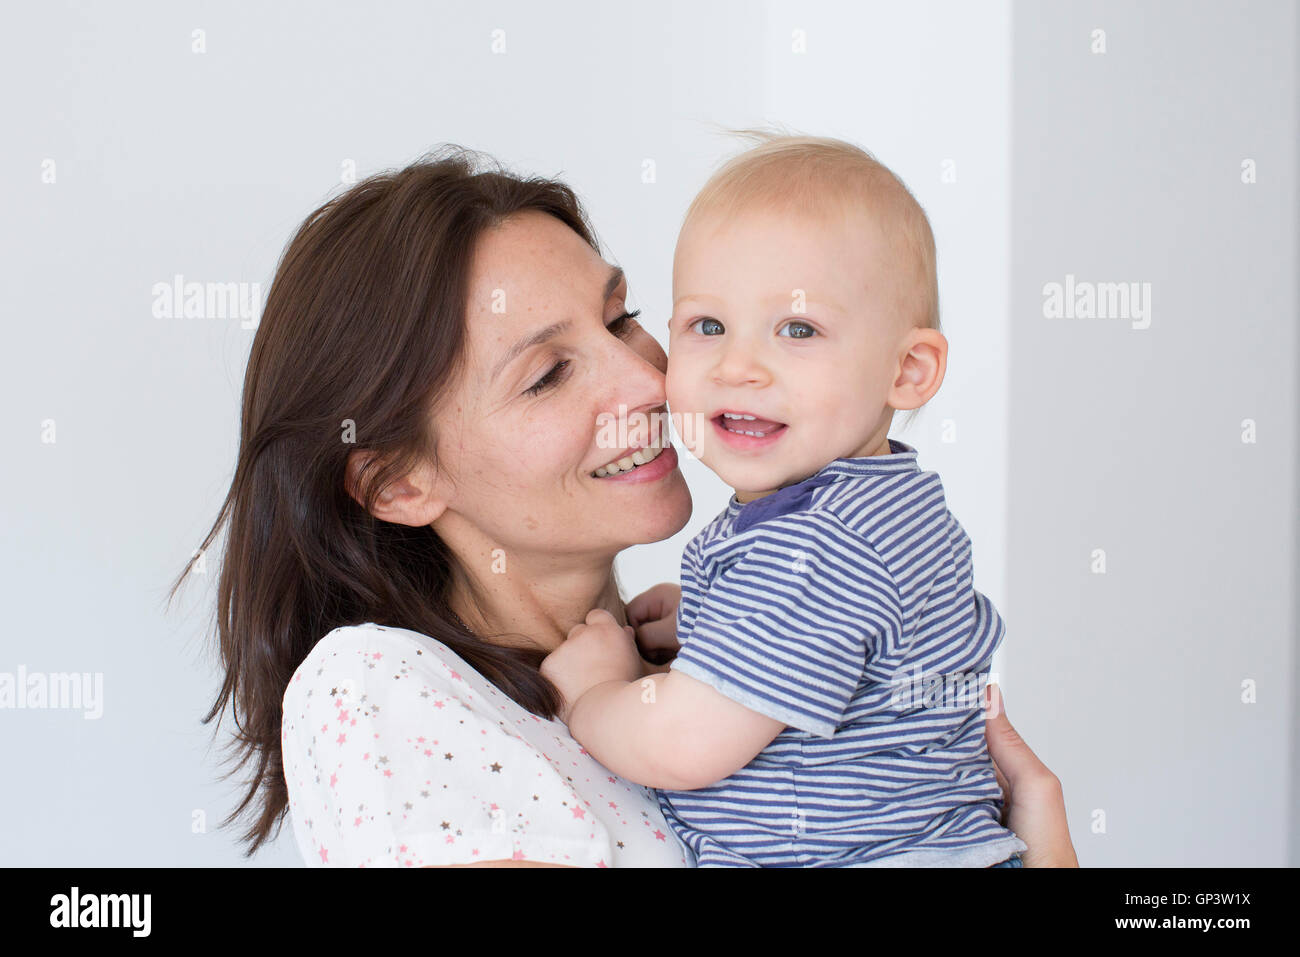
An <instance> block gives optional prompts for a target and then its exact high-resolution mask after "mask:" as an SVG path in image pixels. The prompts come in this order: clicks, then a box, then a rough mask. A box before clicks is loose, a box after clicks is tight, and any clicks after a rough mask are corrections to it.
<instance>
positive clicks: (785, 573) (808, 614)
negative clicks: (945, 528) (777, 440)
mask: <svg viewBox="0 0 1300 957" xmlns="http://www.w3.org/2000/svg"><path fill="white" fill-rule="evenodd" d="M753 533H754V534H753V535H752V536H751V535H746V536H745V543H744V546H745V548H744V552H743V554H742V555H741V557H740V558H739V559H738V560H736V561H735V562H734V563H732V564H731V565H730V566H728V567H727V568H726V569H725V570H724V571H722V572H721V573H720V574H718V575H717V577H716V578H715V579H714V580H713V582H712V583H710V584H709V585H708V586H707V589H706V590H705V591H704V593H703V594H702V595H701V596H700V600H699V607H698V609H697V610H696V614H695V620H694V622H693V625H692V627H691V628H690V633H689V634H688V635H685V636H684V637H682V636H679V638H681V640H682V648H681V651H680V652H679V653H678V655H677V658H676V661H675V662H674V663H673V666H672V668H673V670H675V671H680V672H681V673H683V674H685V675H688V676H690V677H692V678H695V679H696V680H698V681H702V682H704V683H705V684H707V685H709V686H710V687H712V688H713V689H714V690H716V691H718V692H719V693H720V694H723V695H725V696H727V697H728V698H731V699H732V700H733V701H736V702H737V703H739V704H742V705H744V706H745V707H747V708H749V709H751V710H753V711H757V712H759V713H760V714H764V715H767V716H768V717H770V718H775V719H776V720H778V721H784V722H785V723H786V725H787V726H789V727H793V728H797V729H799V730H801V731H806V732H808V733H810V734H816V735H819V736H821V737H825V738H829V737H831V736H832V735H833V734H834V733H835V731H836V729H837V728H838V727H839V725H840V723H841V721H842V719H843V715H844V711H845V709H846V708H847V707H848V704H849V702H850V700H851V699H852V698H853V696H854V693H855V692H856V691H857V689H858V686H859V685H860V684H861V682H862V680H863V672H864V670H865V668H866V667H867V663H868V661H869V660H870V658H871V657H872V656H873V655H874V654H876V653H877V652H878V650H879V649H880V648H881V646H882V644H883V642H884V637H885V635H886V634H887V633H888V632H889V631H890V628H891V622H895V621H899V620H901V613H900V611H899V608H900V605H899V599H898V591H897V588H896V587H895V585H894V582H893V579H892V577H891V576H890V574H889V572H888V570H887V569H886V568H885V566H884V564H883V563H882V562H881V560H880V558H879V557H878V556H877V555H876V554H875V552H874V550H873V549H871V548H870V547H869V546H868V545H867V544H866V542H865V541H863V539H862V538H861V537H860V536H858V535H855V534H854V533H852V532H850V531H849V530H848V529H846V528H845V527H844V526H843V524H841V523H840V522H839V521H838V520H837V519H835V518H834V517H833V516H829V515H827V514H826V513H801V514H796V515H790V516H785V517H782V518H781V519H778V520H775V521H771V522H764V523H763V524H762V525H760V526H756V527H755V528H754V529H753Z"/></svg>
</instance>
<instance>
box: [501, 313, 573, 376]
mask: <svg viewBox="0 0 1300 957" xmlns="http://www.w3.org/2000/svg"><path fill="white" fill-rule="evenodd" d="M572 324H573V323H572V322H571V321H570V320H568V319H561V320H560V321H559V322H553V323H551V324H550V325H549V326H546V327H544V328H542V329H538V330H537V331H536V332H534V333H532V334H531V335H527V336H524V337H523V338H522V339H520V340H519V341H518V342H516V343H515V344H514V345H512V346H511V347H510V348H509V349H507V350H506V354H505V355H504V356H502V357H501V361H499V362H498V363H497V364H496V366H495V367H494V368H493V369H492V381H495V380H496V377H497V376H499V375H500V374H501V370H502V369H504V368H505V367H506V366H508V365H510V363H512V362H514V361H515V359H517V358H519V356H520V355H522V354H523V353H525V352H527V351H528V350H529V349H531V348H532V347H533V346H540V345H541V344H542V343H544V342H549V341H550V340H552V339H554V338H555V337H556V336H558V335H559V334H560V333H562V332H564V331H565V330H567V329H568V328H569V326H571V325H572Z"/></svg>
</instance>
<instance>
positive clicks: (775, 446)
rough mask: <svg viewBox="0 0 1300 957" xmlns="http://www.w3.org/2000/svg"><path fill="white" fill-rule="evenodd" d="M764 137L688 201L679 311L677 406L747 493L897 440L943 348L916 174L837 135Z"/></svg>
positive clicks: (935, 380)
mask: <svg viewBox="0 0 1300 957" xmlns="http://www.w3.org/2000/svg"><path fill="white" fill-rule="evenodd" d="M760 136H761V137H762V140H763V142H761V143H760V145H758V146H757V147H755V148H754V149H751V150H749V151H748V152H746V153H743V154H741V155H740V156H737V157H736V158H734V159H732V160H731V161H730V162H728V163H727V164H726V165H725V166H723V167H722V168H721V169H720V170H719V171H718V172H717V173H715V174H714V176H713V177H712V178H711V179H710V180H709V181H708V183H707V184H705V186H704V189H703V190H702V191H701V192H700V194H699V196H697V197H696V198H695V201H694V202H693V203H692V204H691V207H690V209H689V210H688V211H687V213H686V219H685V221H684V222H683V224H682V230H681V233H680V235H679V236H678V239H677V251H676V255H675V256H674V260H673V315H672V319H671V320H670V322H669V356H668V384H667V389H668V402H669V405H670V406H671V407H672V411H673V415H674V417H676V416H678V415H681V416H683V417H689V418H690V419H691V421H692V422H693V423H694V424H695V429H694V431H695V432H696V435H695V436H694V437H692V436H690V435H689V434H686V432H688V431H689V430H683V431H684V434H683V439H684V441H686V442H687V444H688V445H689V446H690V447H691V449H692V451H693V452H694V453H695V454H696V455H698V456H699V458H700V459H701V460H702V461H703V462H704V464H705V465H707V466H708V467H709V468H711V469H712V470H713V471H714V472H716V473H717V474H718V475H719V476H720V477H721V478H722V479H723V481H725V482H726V483H727V484H728V485H730V486H731V487H732V488H734V489H735V490H736V495H737V498H738V499H739V500H740V501H742V502H747V501H752V500H753V499H755V498H759V497H761V496H763V495H765V494H767V493H769V492H773V491H775V490H776V489H778V488H781V487H783V486H786V485H790V484H792V483H794V482H798V481H801V480H802V479H805V478H807V477H808V476H810V475H812V474H814V473H815V472H817V471H819V470H820V469H821V468H822V467H823V466H825V465H827V464H828V463H829V462H831V461H833V460H834V459H837V458H845V457H857V456H866V455H878V454H885V453H888V452H889V441H888V435H889V426H890V423H891V421H892V419H893V415H894V411H895V410H897V409H917V408H920V407H921V406H922V405H924V404H925V403H926V402H927V401H929V399H930V397H931V396H933V395H934V394H935V392H937V391H938V389H939V385H940V383H941V382H942V381H943V374H944V368H945V365H946V362H947V353H948V345H947V340H946V339H945V338H944V337H943V335H942V333H940V331H939V295H938V283H937V280H936V275H935V252H934V236H933V234H932V233H931V231H930V224H929V221H928V220H927V219H926V216H925V213H924V212H923V211H922V209H921V207H920V206H919V205H918V204H917V202H916V200H915V199H914V198H913V197H912V194H911V193H910V192H908V190H907V187H906V186H904V185H903V183H902V182H901V181H900V180H899V179H898V177H896V176H895V175H894V174H893V173H891V172H890V171H889V170H888V169H886V168H885V167H884V166H882V165H881V164H880V163H878V162H876V160H875V159H873V158H872V157H871V156H870V155H869V154H867V153H866V152H864V151H862V150H860V149H858V148H857V147H855V146H852V145H850V144H848V143H844V142H842V141H840V140H832V139H819V138H813V137H789V136H779V137H778V136H768V135H764V134H760ZM724 413H733V414H741V415H746V416H753V417H754V418H752V419H750V418H741V419H735V418H729V417H728V416H727V415H725V414H724ZM745 432H759V433H762V434H761V435H746V434H744V433H745Z"/></svg>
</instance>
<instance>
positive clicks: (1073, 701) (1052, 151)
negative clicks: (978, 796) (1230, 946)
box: [1008, 0, 1300, 866]
mask: <svg viewBox="0 0 1300 957" xmlns="http://www.w3.org/2000/svg"><path fill="white" fill-rule="evenodd" d="M1013 9H1014V18H1013V23H1014V35H1013V43H1014V49H1015V65H1014V72H1013V85H1012V90H1013V92H1012V104H1013V111H1012V127H1013V141H1012V142H1013V147H1012V227H1011V228H1012V271H1011V294H1010V301H1011V323H1012V326H1011V328H1012V353H1011V369H1012V374H1011V398H1010V407H1011V443H1010V450H1011V454H1010V468H1009V474H1010V503H1011V504H1010V528H1009V536H1008V541H1009V548H1008V553H1009V562H1010V565H1009V573H1008V574H1009V590H1010V594H1011V600H1012V602H1013V604H1014V607H1015V612H1016V617H1015V621H1014V623H1013V625H1014V629H1015V631H1016V633H1017V635H1018V640H1017V642H1016V653H1015V656H1014V657H1013V658H1012V659H1011V665H1010V672H1011V675H1010V678H1011V680H1012V682H1013V687H1014V690H1013V691H1012V692H1011V695H1010V697H1009V702H1008V712H1009V713H1010V714H1011V716H1012V718H1013V719H1022V720H1021V721H1020V722H1019V723H1022V724H1023V725H1024V727H1023V728H1021V730H1022V731H1023V733H1024V734H1025V735H1026V736H1027V738H1028V740H1029V741H1030V742H1031V744H1036V743H1037V742H1040V741H1041V742H1044V743H1047V744H1049V746H1050V749H1051V750H1050V758H1049V760H1050V763H1051V765H1052V767H1053V769H1054V770H1056V772H1057V773H1058V774H1059V775H1060V777H1061V778H1062V779H1063V781H1064V784H1065V793H1066V797H1067V800H1068V803H1069V809H1070V815H1071V824H1072V831H1073V834H1074V839H1075V842H1076V844H1077V846H1078V848H1079V857H1080V860H1081V861H1082V862H1083V863H1085V864H1093V865H1154V864H1167V865H1175V866H1182V865H1193V864H1195V865H1281V864H1284V863H1288V862H1289V863H1290V864H1293V865H1294V864H1296V863H1300V860H1298V859H1297V856H1296V849H1295V846H1294V845H1292V847H1291V850H1290V852H1289V853H1288V839H1289V838H1290V837H1291V836H1292V835H1293V834H1294V831H1293V828H1294V826H1295V824H1294V821H1295V813H1296V807H1297V804H1298V803H1300V800H1298V798H1297V792H1296V778H1295V777H1294V768H1293V765H1292V761H1293V760H1294V758H1293V755H1294V753H1295V752H1294V750H1293V749H1294V747H1295V733H1296V727H1297V719H1296V707H1297V694H1296V692H1297V683H1296V670H1295V661H1296V648H1297V630H1296V629H1297V620H1296V606H1295V603H1294V597H1293V596H1294V591H1293V589H1294V588H1295V582H1296V571H1295V569H1296V499H1297V465H1296V463H1297V442H1296V439H1297V416H1296V412H1297V395H1296V370H1297V365H1296V363H1297V336H1296V331H1297V321H1296V320H1297V293H1296V264H1297V214H1296V211H1297V205H1296V175H1297V168H1298V164H1297V156H1296V144H1297V88H1296V49H1297V39H1296V38H1297V23H1296V7H1295V5H1294V4H1292V3H1286V2H1253V3H1233V4H1227V3H1208V2H1182V0H1180V2H1172V0H1165V2H1144V3H1141V4H1134V3H1120V2H1114V3H1089V4H1077V3H1076V4H1045V3H1035V2H1028V0H1025V2H1017V3H1016V4H1015V5H1014V8H1013ZM1095 29H1103V30H1104V31H1105V37H1106V52H1105V53H1104V54H1102V53H1094V52H1092V50H1091V46H1092V42H1093V41H1092V31H1093V30H1095ZM1247 159H1250V160H1254V162H1255V166H1256V171H1257V172H1256V176H1257V181H1256V182H1255V183H1253V184H1247V183H1244V182H1243V181H1242V173H1243V170H1242V163H1243V161H1245V160H1247ZM1067 274H1072V275H1074V276H1075V277H1076V281H1084V280H1089V281H1137V282H1142V283H1150V285H1151V312H1150V324H1149V326H1147V327H1146V328H1135V327H1134V322H1133V321H1124V320H1116V319H1101V318H1092V319H1085V318H1074V319H1068V318H1048V317H1046V316H1045V315H1044V300H1045V296H1044V292H1043V287H1044V285H1045V284H1047V283H1050V282H1060V283H1064V281H1065V277H1066V275H1067ZM1137 324H1138V325H1142V324H1144V322H1143V321H1139V322H1138V323H1137ZM1245 419H1252V420H1254V422H1255V427H1256V430H1257V431H1256V441H1254V442H1253V443H1248V442H1243V432H1244V429H1243V426H1242V422H1243V420H1245ZM1094 549H1101V550H1104V553H1105V573H1104V574H1098V573H1095V571H1094V559H1093V557H1092V555H1093V550H1094ZM1098 567H1099V566H1098ZM1243 682H1253V683H1254V687H1255V689H1256V690H1255V700H1254V703H1244V702H1243ZM1103 816H1104V820H1103ZM1103 828H1104V830H1103Z"/></svg>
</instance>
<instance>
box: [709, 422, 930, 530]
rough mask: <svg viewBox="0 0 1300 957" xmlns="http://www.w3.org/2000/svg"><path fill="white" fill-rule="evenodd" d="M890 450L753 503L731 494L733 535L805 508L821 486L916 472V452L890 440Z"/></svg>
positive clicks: (831, 465) (834, 464)
mask: <svg viewBox="0 0 1300 957" xmlns="http://www.w3.org/2000/svg"><path fill="white" fill-rule="evenodd" d="M889 449H890V452H889V454H888V455H861V456H854V457H851V458H838V459H835V460H833V461H831V462H828V463H827V464H826V465H825V466H823V467H822V468H821V469H820V470H819V471H817V472H816V473H815V474H813V475H810V476H808V478H806V479H803V480H802V481H799V482H795V483H794V484H793V485H786V486H784V487H783V488H779V489H777V490H776V491H775V492H773V493H771V494H770V495H764V496H763V497H762V498H759V499H755V500H754V501H752V502H745V503H742V502H739V501H737V500H736V493H735V492H732V494H731V499H730V500H729V501H728V502H727V517H728V518H735V519H736V525H735V528H734V531H735V532H737V533H739V532H742V531H744V530H745V529H746V528H748V527H749V526H751V525H753V524H755V523H756V522H761V521H763V520H764V519H768V518H773V517H775V516H777V515H783V514H786V513H787V512H794V511H800V510H802V509H804V508H807V507H808V505H809V504H810V502H811V499H812V493H813V492H814V491H816V490H817V489H819V488H821V487H822V486H823V485H831V484H833V483H835V482H842V481H844V480H845V479H854V478H865V477H866V476H868V475H889V474H891V473H895V472H915V471H918V470H919V469H920V466H919V465H918V464H917V461H916V449H914V448H913V447H912V446H910V445H908V444H906V443H905V442H899V441H897V440H896V439H890V440H889Z"/></svg>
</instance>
